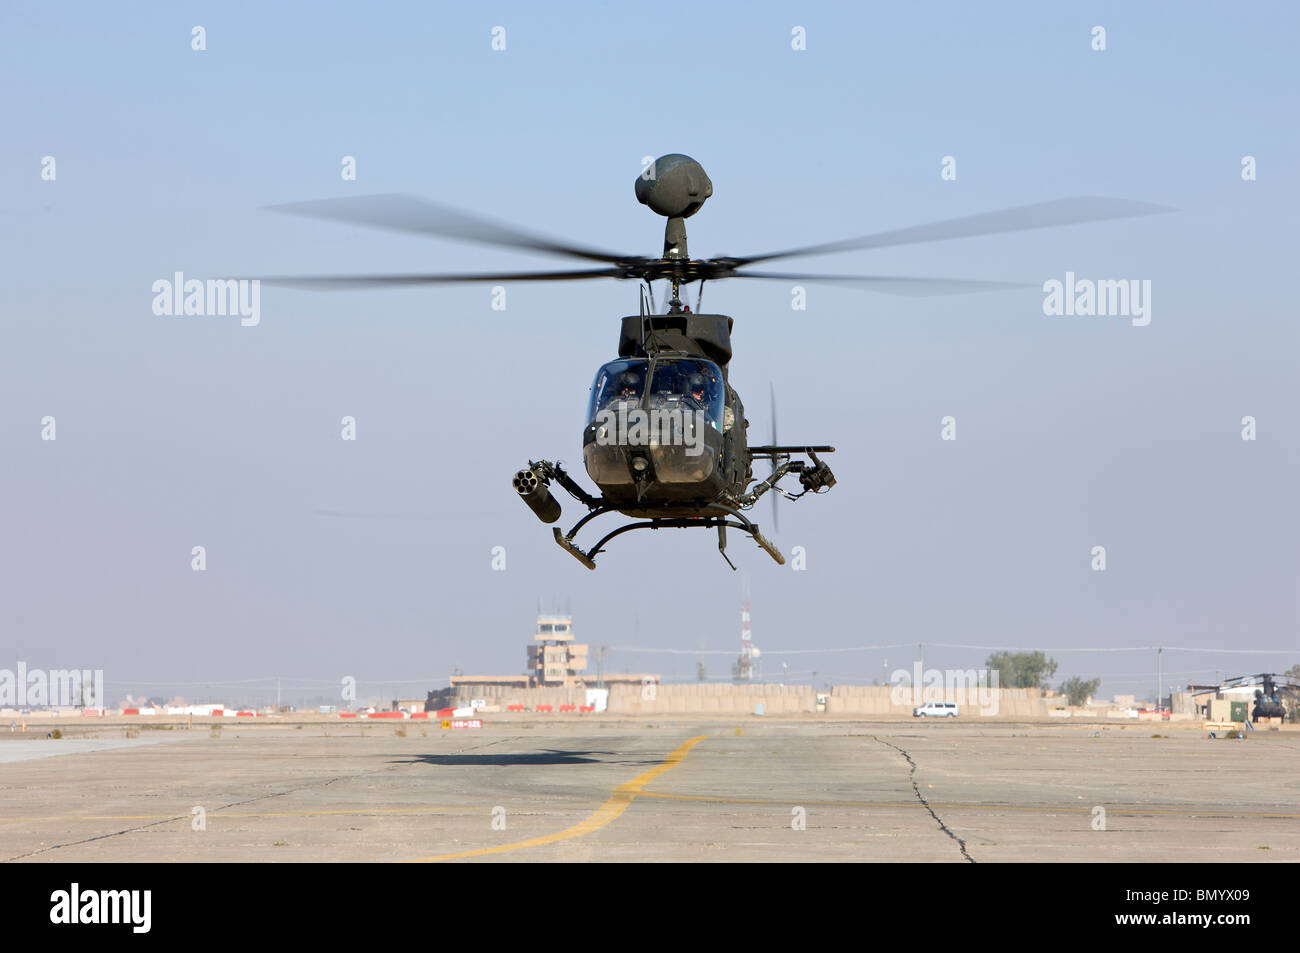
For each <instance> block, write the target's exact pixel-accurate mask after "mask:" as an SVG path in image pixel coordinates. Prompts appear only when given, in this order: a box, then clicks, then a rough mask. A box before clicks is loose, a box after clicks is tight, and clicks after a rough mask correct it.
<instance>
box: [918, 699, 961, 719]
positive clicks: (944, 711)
mask: <svg viewBox="0 0 1300 953" xmlns="http://www.w3.org/2000/svg"><path fill="white" fill-rule="evenodd" d="M958 711H959V709H958V708H957V706H956V705H954V704H953V703H952V702H926V703H925V704H924V705H922V706H921V707H920V708H913V709H912V717H913V718H956V717H957V714H958Z"/></svg>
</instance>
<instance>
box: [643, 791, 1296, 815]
mask: <svg viewBox="0 0 1300 953" xmlns="http://www.w3.org/2000/svg"><path fill="white" fill-rule="evenodd" d="M641 797H655V798H663V799H664V800H669V801H706V802H708V803H711V804H768V805H773V806H781V807H789V806H790V805H791V804H801V805H803V804H806V805H811V806H813V807H882V808H888V807H914V806H916V804H918V803H919V802H917V801H809V800H805V799H802V798H790V799H789V800H784V801H774V800H770V799H764V798H741V797H710V796H706V795H699V794H655V793H653V792H651V791H642V792H641ZM929 804H930V806H931V807H932V808H935V809H936V810H940V809H942V810H946V811H1031V812H1034V813H1038V814H1091V813H1092V808H1090V807H1019V806H1016V805H1011V804H945V803H942V802H939V801H930V802H929ZM1104 806H1105V805H1103V807H1104ZM1106 813H1107V814H1117V815H1120V816H1126V817H1142V816H1144V815H1158V816H1169V817H1260V818H1275V819H1276V818H1283V819H1295V818H1300V814H1263V813H1256V812H1250V811H1234V810H1230V809H1225V810H1221V811H1157V810H1147V809H1145V808H1140V807H1129V808H1123V807H1114V808H1112V807H1107V808H1106Z"/></svg>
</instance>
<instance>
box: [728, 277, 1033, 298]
mask: <svg viewBox="0 0 1300 953" xmlns="http://www.w3.org/2000/svg"><path fill="white" fill-rule="evenodd" d="M725 277H727V278H768V279H771V280H775V281H823V282H826V283H828V284H845V285H857V286H858V287H860V288H862V289H864V290H866V291H879V292H881V293H882V294H895V295H908V296H911V297H916V298H921V297H927V296H930V295H952V294H966V293H968V292H973V291H1008V290H1010V289H1013V288H1037V287H1038V285H1030V284H1025V283H1023V282H1013V281H977V280H975V279H969V278H909V277H903V276H896V275H818V274H810V273H806V272H798V271H783V272H752V271H737V272H733V273H731V274H729V275H726V276H725Z"/></svg>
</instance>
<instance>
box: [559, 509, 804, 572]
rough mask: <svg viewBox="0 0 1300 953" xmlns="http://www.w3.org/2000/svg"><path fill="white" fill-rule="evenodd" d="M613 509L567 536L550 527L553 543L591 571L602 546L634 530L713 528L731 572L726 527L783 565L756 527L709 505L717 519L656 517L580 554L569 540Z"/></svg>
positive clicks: (606, 537) (591, 516) (607, 537)
mask: <svg viewBox="0 0 1300 953" xmlns="http://www.w3.org/2000/svg"><path fill="white" fill-rule="evenodd" d="M617 509H618V508H617V507H615V506H601V507H598V508H597V509H595V510H593V511H592V512H590V513H588V514H587V515H586V516H584V517H583V518H582V519H580V520H578V522H577V524H575V525H574V527H573V529H571V530H569V532H568V533H567V534H563V533H561V532H560V528H559V527H558V526H557V527H554V528H553V529H552V532H553V533H554V534H555V542H556V543H558V544H559V546H560V548H561V549H563V550H564V551H565V552H567V553H569V554H570V555H571V556H573V558H574V559H576V560H578V562H580V563H582V564H583V565H584V566H586V567H587V568H588V569H595V568H596V557H597V556H599V555H600V554H601V553H603V552H604V551H605V544H606V543H608V542H609V541H610V540H612V539H613V538H614V537H616V536H622V535H623V534H624V533H629V532H631V531H632V530H634V529H691V528H692V527H697V528H700V529H712V528H716V529H717V530H718V552H719V553H721V554H722V558H723V559H725V560H726V561H727V565H728V566H730V567H731V568H732V569H735V568H736V565H735V563H733V562H732V561H731V559H730V558H729V557H728V556H727V527H728V526H730V527H731V528H732V529H738V530H740V531H741V532H742V533H747V534H748V535H749V536H751V537H752V538H753V540H754V542H756V543H758V546H759V548H760V549H762V550H763V551H764V552H765V553H767V554H768V555H769V556H771V557H772V558H773V559H774V560H776V563H777V565H778V566H784V565H785V557H784V556H783V555H781V551H780V550H779V549H777V548H776V546H775V545H773V544H772V541H771V540H769V539H768V538H767V537H766V536H764V535H763V534H762V533H761V532H759V529H758V524H756V523H753V522H751V521H750V520H748V519H746V518H745V516H744V514H742V513H741V512H739V511H738V510H735V509H733V508H731V507H730V506H725V505H723V504H721V503H710V504H707V505H706V506H704V507H702V509H706V510H714V511H717V512H718V514H719V515H717V516H703V517H659V518H655V519H648V520H641V521H639V522H636V523H628V524H627V525H625V526H620V527H619V528H618V529H616V530H613V531H612V532H610V533H606V534H605V535H604V536H603V537H601V539H600V541H599V542H598V543H596V545H595V546H593V547H591V549H590V550H588V551H587V552H583V550H582V549H581V548H580V547H579V546H578V545H577V544H576V543H574V541H573V538H574V537H575V536H577V535H578V531H579V530H581V529H582V527H583V526H585V525H586V524H587V523H588V522H589V521H591V520H593V519H595V518H596V517H597V516H601V515H603V514H605V513H612V512H616V511H617ZM727 517H733V519H728V518H727Z"/></svg>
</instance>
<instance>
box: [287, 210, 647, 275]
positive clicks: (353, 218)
mask: <svg viewBox="0 0 1300 953" xmlns="http://www.w3.org/2000/svg"><path fill="white" fill-rule="evenodd" d="M267 209H268V211H272V212H287V213H289V214H291V215H305V216H307V217H309V218H322V219H326V220H327V221H334V222H351V223H353V224H356V225H370V226H373V227H375V228H386V229H389V230H390V231H396V232H410V233H413V234H416V235H436V236H438V237H440V238H454V239H460V240H462V241H469V242H480V243H482V244H484V245H504V246H506V247H509V248H525V249H528V250H530V251H540V252H545V253H547V254H550V255H567V256H569V257H571V258H586V259H588V260H590V261H604V262H611V263H612V262H616V261H620V260H622V259H623V258H626V257H629V256H621V255H615V254H613V253H610V252H603V251H598V250H595V249H591V248H584V247H582V246H580V245H572V244H569V243H568V242H564V241H561V240H559V239H556V238H551V237H549V236H546V235H538V234H537V233H535V232H528V231H524V230H523V229H521V228H515V227H514V226H513V225H506V224H504V223H501V222H494V221H492V220H491V219H488V218H484V217H482V216H479V215H475V214H474V213H472V212H465V211H462V210H460V209H456V208H451V207H450V206H447V205H439V204H437V203H435V202H430V201H429V200H428V199H422V198H420V197H419V196H418V195H406V194H402V193H390V194H386V195H358V196H349V197H346V198H336V199H319V200H317V201H312V202H289V203H287V204H285V205H270V206H267Z"/></svg>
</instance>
